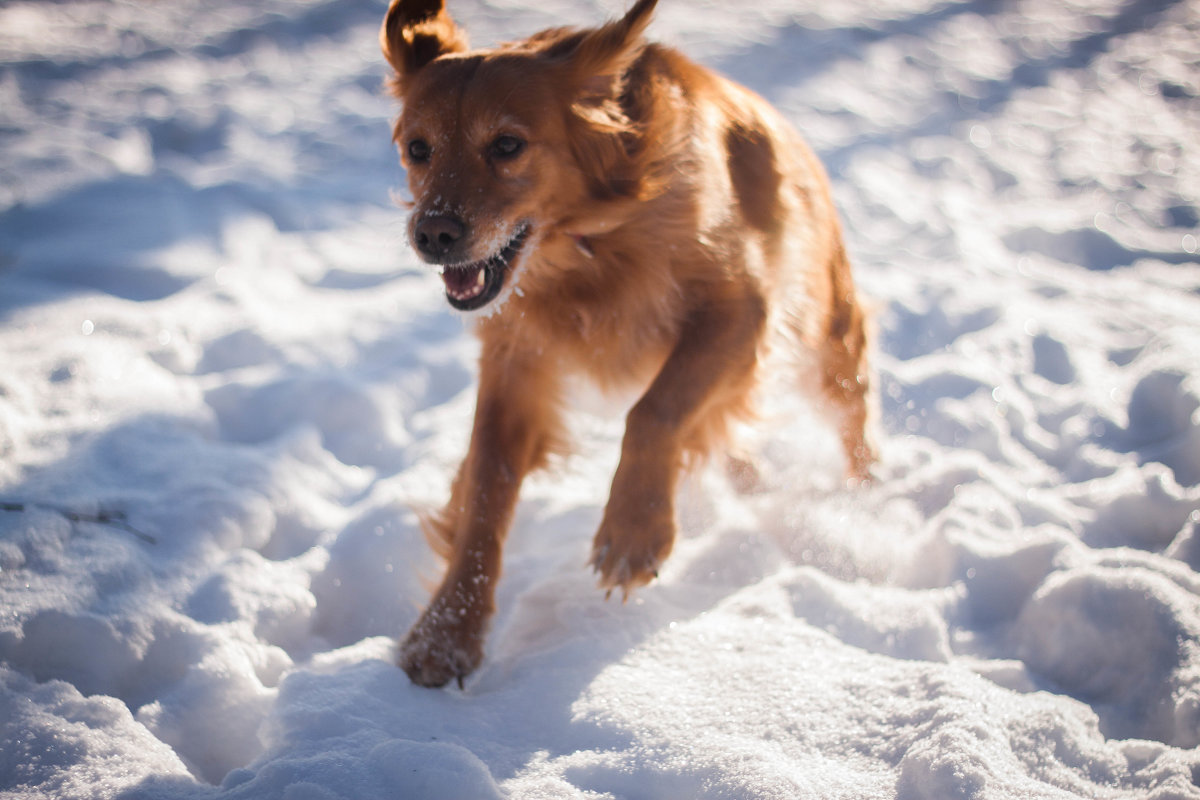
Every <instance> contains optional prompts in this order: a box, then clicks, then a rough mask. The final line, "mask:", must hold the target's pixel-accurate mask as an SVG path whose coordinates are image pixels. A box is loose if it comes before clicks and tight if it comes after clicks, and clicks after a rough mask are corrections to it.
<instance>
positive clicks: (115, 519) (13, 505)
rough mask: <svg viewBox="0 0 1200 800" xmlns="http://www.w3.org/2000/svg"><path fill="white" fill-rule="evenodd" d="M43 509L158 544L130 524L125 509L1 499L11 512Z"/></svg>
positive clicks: (2, 508) (2, 506) (0, 505)
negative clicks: (91, 509)
mask: <svg viewBox="0 0 1200 800" xmlns="http://www.w3.org/2000/svg"><path fill="white" fill-rule="evenodd" d="M35 508H36V509H41V510H43V511H52V512H54V513H55V514H58V515H60V516H62V517H63V518H65V519H66V520H68V521H69V522H90V523H92V524H95V525H107V526H108V527H110V528H116V529H117V530H121V531H125V532H126V533H129V534H132V535H133V536H136V537H137V538H139V539H141V540H142V541H143V542H145V543H146V544H158V540H157V539H155V538H154V537H153V536H151V535H150V534H148V533H142V532H141V531H139V530H138V529H137V528H135V527H133V526H132V525H130V524H129V523H128V522H127V521H126V520H125V512H124V511H106V510H104V509H101V510H100V511H96V512H95V513H90V514H89V513H85V512H82V511H74V510H72V509H69V508H59V507H58V506H52V505H49V504H47V503H24V502H16V501H11V500H0V511H8V512H11V513H23V512H26V511H32V510H33V509H35Z"/></svg>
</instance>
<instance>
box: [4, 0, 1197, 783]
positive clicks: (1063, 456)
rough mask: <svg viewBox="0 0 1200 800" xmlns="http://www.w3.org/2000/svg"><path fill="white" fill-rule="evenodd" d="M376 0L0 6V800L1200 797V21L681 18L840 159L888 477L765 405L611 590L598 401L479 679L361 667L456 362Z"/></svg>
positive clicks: (399, 612)
mask: <svg viewBox="0 0 1200 800" xmlns="http://www.w3.org/2000/svg"><path fill="white" fill-rule="evenodd" d="M385 5H386V4H385V3H384V2H383V0H336V2H335V1H334V0H266V1H265V2H254V3H250V2H245V0H204V1H203V2H201V0H175V2H171V3H139V2H119V1H115V0H114V1H113V2H99V1H98V0H61V2H55V3H44V2H34V0H12V1H11V2H7V3H5V4H3V6H0V108H2V109H3V111H2V113H0V354H2V358H3V365H4V369H3V371H2V372H0V503H3V504H5V505H2V506H0V509H3V510H0V795H3V796H4V797H5V798H10V797H11V798H13V799H14V800H27V799H28V800H32V799H33V798H39V799H40V798H114V797H123V798H155V799H158V798H162V799H163V800H168V799H170V800H173V799H175V798H191V799H198V798H215V797H221V798H281V799H286V800H356V799H357V798H378V797H403V798H425V799H428V800H436V799H439V798H445V799H446V800H450V799H451V798H454V799H457V798H466V797H470V798H490V797H495V798H499V797H511V798H590V799H596V798H622V799H625V798H629V799H631V800H632V799H633V798H645V799H646V800H657V799H659V798H662V799H663V800H675V799H676V798H684V797H697V798H701V797H702V798H794V797H805V798H856V799H858V798H903V799H904V800H918V798H929V799H930V800H952V799H954V798H1130V799H1132V798H1138V799H1139V800H1140V799H1141V798H1154V799H1155V800H1168V798H1170V799H1171V800H1180V799H1182V798H1200V752H1198V750H1197V746H1200V574H1198V573H1197V571H1196V570H1197V569H1198V568H1200V370H1198V369H1197V366H1198V365H1200V324H1198V321H1200V255H1197V248H1198V245H1197V240H1198V237H1200V152H1198V151H1197V142H1200V4H1197V3H1196V2H1192V0H1180V1H1178V2H1170V1H1169V0H1122V1H1121V2H1118V1H1117V0H1071V1H1070V2H1056V3H1046V2H1038V1H1037V0H1005V2H989V1H988V0H963V2H944V1H943V0H881V1H880V2H873V3H828V2H817V0H767V1H765V2H758V3H753V4H745V3H743V4H729V3H699V2H691V1H689V2H686V3H684V2H679V0H662V4H661V8H660V9H659V12H658V16H657V18H656V21H655V23H654V24H653V26H652V28H651V31H652V34H653V35H654V36H655V37H657V38H660V39H664V40H666V41H669V42H671V43H673V44H676V45H679V46H681V47H684V48H685V49H686V50H687V51H688V52H690V53H692V54H693V55H694V56H696V57H697V58H700V59H702V60H703V61H705V62H706V63H708V64H710V65H712V66H714V67H716V68H718V69H720V70H722V71H724V72H726V73H727V74H729V75H731V76H733V77H734V78H736V79H738V80H741V81H743V82H745V83H747V84H748V85H750V86H751V87H753V88H755V89H756V90H758V91H760V92H761V93H763V94H764V95H765V96H767V97H769V98H770V99H771V100H772V101H774V102H775V103H776V104H777V105H779V106H780V108H782V109H783V110H784V112H785V113H786V114H787V115H788V116H789V117H790V118H791V119H792V120H793V121H794V122H795V123H796V124H797V125H798V126H799V127H800V128H802V129H803V130H804V131H805V133H806V134H807V135H808V137H809V138H810V139H811V140H812V142H813V144H814V145H815V147H816V148H817V150H818V151H819V152H820V154H821V155H822V157H823V158H824V160H825V161H826V163H827V164H828V166H829V169H830V172H831V174H832V176H833V180H834V185H835V193H836V195H837V199H838V203H839V206H840V208H841V210H842V213H843V217H844V221H845V227H846V233H847V238H848V242H849V246H850V249H851V252H852V256H853V261H854V264H855V270H856V275H857V278H858V281H859V283H860V285H861V287H862V289H863V291H864V292H865V293H866V294H868V295H869V296H870V298H871V299H872V302H873V303H874V306H875V308H876V322H877V327H878V330H879V341H878V353H877V356H876V364H877V367H878V372H879V385H880V386H881V415H880V416H881V419H880V431H879V438H880V440H881V443H882V445H883V451H884V460H883V463H882V464H881V465H880V467H879V470H878V480H877V481H876V482H875V484H874V485H873V486H871V487H869V488H867V489H865V490H854V491H851V490H846V489H844V488H843V487H842V486H841V485H840V483H839V481H838V479H837V475H838V473H839V468H840V465H839V464H838V458H839V456H838V453H837V444H836V442H835V440H834V438H833V436H832V435H831V433H830V432H829V431H827V430H826V429H824V428H823V427H822V426H821V424H820V423H819V422H818V421H817V419H816V418H815V416H814V415H812V414H811V412H810V411H809V410H808V409H807V408H806V407H805V406H803V405H802V404H799V403H797V402H794V401H792V400H790V399H785V398H781V399H780V409H779V412H780V414H781V417H780V421H779V422H778V423H776V424H774V425H773V426H772V427H771V430H770V436H769V439H768V441H767V442H766V443H765V445H764V449H763V455H762V465H763V469H762V471H763V472H764V474H765V475H766V476H768V478H769V483H770V486H769V488H768V489H767V490H766V491H764V492H761V493H759V494H754V495H739V494H737V493H736V492H734V491H733V489H732V488H731V487H729V486H728V485H727V483H726V482H725V481H724V479H723V478H722V477H721V476H720V475H718V474H717V473H716V472H715V471H713V472H703V473H700V474H698V475H695V476H693V477H692V478H691V479H690V480H689V481H688V483H687V485H686V486H685V488H684V489H683V491H682V497H681V499H680V508H681V517H682V519H681V524H682V534H681V540H680V542H679V543H678V546H677V548H676V552H675V554H674V555H673V556H672V558H671V560H670V561H669V562H668V563H667V565H666V567H665V569H664V570H663V571H662V575H661V578H660V580H658V581H657V582H656V583H655V584H654V585H652V586H649V587H647V588H645V589H643V590H641V591H639V592H638V593H637V594H636V595H635V596H634V597H633V598H632V599H631V600H630V602H629V603H627V604H625V605H622V604H621V603H619V602H617V601H615V600H613V601H609V602H605V600H604V596H603V593H602V592H600V591H598V590H597V589H596V588H595V585H594V577H593V576H592V575H591V574H590V573H589V572H588V571H587V570H586V568H585V566H584V565H585V562H586V560H587V555H588V551H589V545H590V538H591V536H592V534H593V532H594V529H595V526H596V525H597V523H598V521H599V517H600V512H601V510H602V508H603V503H604V500H605V493H606V491H607V487H608V485H609V481H610V476H611V471H612V469H613V467H614V463H615V459H616V455H617V443H618V442H619V435H620V420H619V418H617V419H613V418H608V417H603V416H596V415H592V414H590V413H582V412H581V413H580V414H579V416H578V419H577V420H576V427H577V429H578V431H579V452H578V453H577V454H576V455H575V456H574V457H573V458H571V459H570V460H568V461H567V462H566V463H564V464H562V465H558V466H556V467H555V468H554V469H553V470H552V471H551V473H549V474H544V475H541V476H539V477H537V478H535V479H534V480H532V481H531V482H530V483H529V484H528V485H527V487H526V491H525V492H524V495H523V499H522V503H521V505H520V507H519V510H518V514H517V519H516V521H515V524H514V527H513V530H512V534H511V537H510V540H509V544H508V548H507V551H506V569H505V577H504V580H503V582H502V584H501V586H500V592H499V595H500V596H499V604H500V612H499V615H498V617H497V619H496V622H495V625H494V626H493V629H492V632H491V636H490V639H489V643H488V655H487V659H486V661H485V663H484V664H483V666H482V668H481V669H480V670H479V672H478V673H476V674H475V675H474V676H472V677H471V678H470V680H468V682H467V685H466V689H465V691H462V692H460V691H458V690H457V689H453V688H452V689H447V690H444V691H429V690H426V689H418V688H415V687H413V686H411V685H410V684H409V682H408V679H407V678H406V677H405V675H404V674H403V672H401V671H400V670H399V669H398V668H396V667H395V666H394V665H393V663H392V660H391V659H392V651H393V647H394V644H393V642H394V638H395V637H397V636H398V635H400V634H402V633H403V632H404V631H405V630H406V629H407V627H408V626H409V625H410V624H411V623H412V621H413V620H414V618H415V616H416V613H417V610H418V608H419V607H420V604H421V603H422V602H423V601H424V600H425V598H426V597H427V596H428V595H427V588H426V587H427V585H428V583H429V581H430V580H431V579H432V578H433V577H435V576H436V570H437V564H436V562H435V560H434V558H433V557H432V555H430V553H429V551H428V548H427V547H426V545H425V543H424V541H423V539H422V536H421V533H420V531H419V527H418V525H417V521H416V520H417V512H418V511H419V510H420V509H423V508H429V507H433V506H436V505H437V504H438V503H440V502H442V501H443V500H444V498H445V495H446V492H447V491H448V486H449V480H450V478H451V476H452V474H453V471H454V469H455V467H456V465H457V460H458V458H459V457H460V456H461V454H462V452H463V449H464V447H465V444H466V437H467V433H468V430H469V424H470V417H471V412H472V408H473V400H474V398H473V388H474V377H473V376H474V357H475V353H476V345H475V343H474V341H473V339H472V337H471V335H470V333H469V331H468V330H467V327H466V326H464V324H463V323H462V322H461V320H460V319H458V318H457V317H456V316H455V315H453V314H452V312H450V311H449V310H448V308H447V307H446V305H445V303H444V301H443V299H442V288H441V285H440V281H439V280H438V278H437V277H436V275H434V274H433V273H432V272H430V271H428V270H427V269H425V268H424V267H422V266H421V265H420V264H419V262H418V260H417V259H416V258H415V257H414V255H413V254H412V253H411V252H410V250H409V248H408V246H407V245H406V243H405V241H404V219H403V211H402V210H400V209H398V208H395V207H394V205H393V204H392V202H391V201H390V195H391V193H392V192H393V191H398V190H399V188H400V187H402V186H403V174H402V172H401V170H400V168H399V166H398V162H397V158H396V154H395V152H394V150H393V148H392V145H391V143H390V142H389V136H390V122H391V118H392V115H393V114H394V113H395V108H394V107H393V106H392V103H391V101H390V100H388V99H387V98H386V97H385V96H384V95H383V92H382V91H381V88H380V83H381V81H382V78H383V76H384V74H385V73H384V64H383V61H382V58H381V57H380V55H379V54H378V48H377V44H376V39H375V36H376V30H377V26H378V23H379V20H380V19H381V18H382V15H383V12H384V7H385ZM450 5H451V10H452V11H453V12H454V13H455V14H456V16H457V17H458V19H459V20H460V21H461V22H462V23H463V24H465V25H466V26H467V27H468V29H469V30H470V32H471V33H472V37H473V40H474V41H476V42H478V43H486V42H489V41H495V40H499V39H505V38H512V37H517V36H521V35H524V34H526V33H529V32H532V31H533V30H536V29H538V28H540V27H544V26H546V25H552V24H586V23H589V22H592V21H598V20H600V19H603V18H604V17H606V16H610V15H613V14H616V13H618V12H619V11H620V10H621V9H622V4H621V3H620V2H619V1H618V0H604V2H587V1H586V0H553V2H545V3H533V2H529V0H492V1H491V2H487V1H486V0H451V4H450ZM401 193H402V192H401ZM147 538H152V539H153V543H151V542H149V541H147Z"/></svg>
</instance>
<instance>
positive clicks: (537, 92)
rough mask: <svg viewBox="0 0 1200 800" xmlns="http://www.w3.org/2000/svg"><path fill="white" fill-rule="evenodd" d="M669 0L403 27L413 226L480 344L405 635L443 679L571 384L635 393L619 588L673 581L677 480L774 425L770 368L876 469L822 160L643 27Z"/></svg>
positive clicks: (609, 535)
mask: <svg viewBox="0 0 1200 800" xmlns="http://www.w3.org/2000/svg"><path fill="white" fill-rule="evenodd" d="M655 5H656V0H637V2H636V3H634V5H633V7H632V8H631V9H630V10H629V11H628V13H626V14H625V16H624V17H622V18H621V19H618V20H614V21H611V22H609V23H607V24H605V25H602V26H600V27H596V28H588V29H573V28H557V29H552V30H546V31H542V32H541V33H537V34H534V35H533V36H531V37H529V38H528V39H525V40H523V41H519V42H513V43H509V44H502V45H499V46H497V47H493V48H488V49H476V50H472V49H470V48H469V46H468V44H467V37H466V35H465V34H464V33H463V31H462V29H460V28H459V27H458V26H457V25H456V24H455V22H454V21H453V20H452V19H451V17H450V16H449V14H448V13H447V12H446V10H445V8H444V7H443V3H442V0H393V2H392V4H391V7H390V8H389V10H388V12H387V16H386V18H385V20H384V23H383V28H382V31H381V34H380V38H381V43H382V47H383V52H384V55H385V57H386V58H387V61H388V63H390V64H391V66H392V68H393V70H394V71H395V74H394V75H393V76H392V77H391V79H390V87H391V90H392V92H393V93H394V94H395V96H396V97H397V98H398V99H399V100H400V101H401V103H402V111H401V113H400V116H399V118H398V120H397V122H396V125H395V130H394V139H395V142H396V145H397V147H398V149H399V151H400V155H401V160H402V162H403V164H404V167H405V169H406V171H407V176H408V183H409V188H410V190H411V193H412V198H413V200H412V213H411V217H410V219H409V222H408V236H409V239H410V241H411V244H412V246H413V247H414V248H415V250H416V251H417V253H418V254H419V255H420V257H421V258H422V259H423V260H424V261H426V262H428V263H429V264H431V265H434V266H436V267H437V268H438V269H439V270H440V272H441V277H442V280H443V281H444V283H445V294H446V300H447V302H449V304H450V305H451V306H452V307H454V308H456V309H459V310H461V311H464V312H472V314H471V315H472V317H474V318H475V319H474V324H475V329H476V332H477V334H478V336H479V338H480V340H481V345H482V347H481V353H480V360H479V394H478V400H477V404H476V408H475V421H474V425H473V428H472V431H471V442H470V447H469V449H468V452H467V455H466V458H465V459H464V461H463V462H462V466H461V467H460V468H459V470H458V473H457V476H456V477H455V479H454V481H453V483H452V486H451V490H450V499H449V502H448V503H447V504H446V506H445V508H444V509H443V510H442V511H441V512H440V513H439V514H437V515H434V516H432V517H431V518H429V519H428V520H427V521H426V529H427V533H428V535H429V539H430V541H431V543H433V545H434V547H435V549H437V550H438V551H439V553H440V555H442V556H443V557H444V558H445V561H446V571H445V575H444V577H443V579H442V582H441V585H440V587H439V588H438V589H437V590H436V592H435V593H434V594H433V597H432V599H431V601H430V603H429V605H428V606H427V607H426V608H425V610H424V612H423V613H422V614H421V616H420V617H419V619H418V620H417V622H416V624H415V625H414V626H413V628H412V629H411V630H410V631H409V633H408V635H407V637H406V638H405V639H404V640H403V642H402V643H401V645H400V650H399V662H400V665H401V666H402V667H403V668H404V670H405V671H406V672H407V673H408V675H409V676H410V678H411V679H412V680H413V681H414V682H415V683H417V684H420V685H422V686H441V685H444V684H445V683H447V682H449V681H450V680H457V681H458V683H459V685H460V686H461V684H462V679H463V677H464V676H465V675H467V674H469V673H470V672H471V671H472V670H474V669H475V668H476V667H477V666H478V665H479V663H480V660H481V659H482V657H483V640H484V636H485V634H486V630H487V627H488V621H489V619H490V617H491V616H492V613H493V611H494V596H495V589H496V583H497V580H498V578H499V575H500V562H501V549H502V546H503V543H504V539H505V536H506V533H507V531H508V528H509V525H510V522H511V520H512V516H513V509H514V506H515V505H516V502H517V495H518V491H519V489H520V486H521V483H522V480H523V479H524V478H525V476H526V475H527V474H528V473H529V472H530V471H532V470H535V469H538V468H540V467H544V466H546V465H547V462H548V459H549V457H550V456H552V455H554V454H559V453H563V452H565V450H566V449H567V443H566V432H565V429H564V424H563V411H564V409H563V405H564V381H565V379H566V378H568V377H569V376H572V375H577V374H582V375H584V376H586V377H588V378H590V379H591V380H592V381H593V382H594V383H595V384H598V385H599V387H601V388H602V389H606V390H609V389H613V390H615V389H629V388H635V389H636V391H637V392H638V393H639V395H638V396H639V398H640V399H639V400H637V402H636V403H635V404H634V405H633V407H632V409H631V410H630V411H629V412H628V415H627V417H626V427H625V435H624V439H623V442H622V445H621V456H620V463H619V465H618V467H617V470H616V474H615V475H614V477H613V481H612V488H611V492H610V494H609V499H608V503H607V506H606V507H605V510H604V515H603V519H602V521H601V523H600V528H599V531H598V532H597V533H596V536H595V540H594V542H593V545H592V554H591V566H592V567H593V568H594V569H595V570H596V572H597V573H598V575H599V582H600V586H601V588H602V589H605V590H606V591H608V592H612V591H613V590H620V591H621V592H622V593H623V594H624V595H626V596H627V595H628V593H629V592H630V591H631V590H633V589H635V588H637V587H639V586H642V585H644V584H646V583H648V582H650V581H651V580H653V579H654V578H655V577H656V575H657V570H658V568H659V565H660V564H662V563H663V560H664V559H665V558H666V557H667V555H668V554H669V553H670V552H671V547H672V543H673V541H674V539H675V530H676V523H675V510H674V501H675V489H676V484H677V482H678V480H679V477H680V474H681V472H682V471H683V470H684V469H685V468H686V467H687V466H688V465H689V464H690V463H691V462H692V461H693V460H694V459H695V458H696V457H703V456H705V455H707V454H710V453H713V452H715V451H723V450H724V448H725V445H726V442H727V439H728V436H727V434H728V433H729V429H730V427H731V424H733V423H734V422H738V421H742V420H748V419H751V418H752V417H753V410H754V395H755V390H756V388H757V387H759V386H760V385H761V383H762V380H763V378H764V377H765V375H766V374H767V373H768V372H771V371H773V370H775V369H777V367H775V366H770V365H773V364H776V363H784V362H787V363H789V364H790V365H791V366H794V367H798V368H799V369H798V372H797V375H796V378H795V382H796V385H797V386H800V385H802V384H803V385H805V386H806V388H808V389H809V390H810V391H811V392H812V393H813V394H814V395H815V396H816V398H817V401H818V405H819V406H820V407H822V408H823V409H825V410H826V411H828V412H829V414H830V416H831V418H832V420H833V422H834V424H836V425H837V427H838V430H839V432H840V434H841V440H842V443H843V447H844V450H845V457H846V465H847V473H848V476H849V477H850V479H852V480H854V481H865V480H866V479H867V478H868V470H869V467H870V465H871V463H872V461H873V459H874V451H873V448H872V446H871V444H870V443H869V441H868V438H867V436H866V435H865V432H864V428H865V426H866V422H867V416H868V408H869V406H870V405H871V403H870V397H869V395H870V391H869V381H868V368H867V363H866V350H867V335H866V330H865V329H866V325H865V322H866V321H865V317H864V313H863V310H862V308H861V306H860V304H859V301H858V300H857V298H856V294H855V289H854V284H853V282H852V279H851V274H850V266H849V263H848V261H847V259H846V253H845V249H844V247H843V244H842V237H841V232H840V227H839V223H838V220H837V216H836V213H835V211H834V208H833V204H832V201H831V199H830V193H829V187H828V181H827V179H826V177H825V174H824V171H823V170H822V168H821V166H820V164H819V163H818V161H817V160H816V158H815V157H814V155H813V154H812V152H811V151H810V150H809V149H808V147H807V146H806V145H805V144H804V143H803V141H802V140H801V139H800V137H799V135H798V134H797V133H796V132H795V131H794V130H793V129H792V128H791V127H790V126H789V125H788V123H787V122H786V121H785V120H784V119H783V118H782V117H781V116H780V115H779V114H778V113H776V112H775V111H774V110H773V109H772V108H771V107H770V106H769V105H768V104H767V103H766V101H764V100H763V99H761V98H760V97H758V96H757V95H755V94H753V93H752V92H750V91H748V90H747V89H744V88H742V87H740V86H738V85H736V84H734V83H732V82H730V81H728V80H726V79H724V78H722V77H720V76H718V75H716V74H714V73H712V72H710V71H709V70H707V69H705V68H703V67H701V66H699V65H697V64H695V63H693V62H691V61H689V60H688V59H687V58H685V57H684V56H683V55H681V54H680V53H678V52H676V51H674V50H672V49H670V48H667V47H664V46H661V45H659V44H654V43H651V42H648V41H646V40H645V39H644V38H643V32H644V31H645V29H646V26H647V24H648V23H649V21H650V16H651V13H652V11H653V9H654V7H655ZM769 353H776V354H780V353H782V354H783V355H785V356H787V358H785V359H783V360H782V361H780V360H778V359H768V355H769ZM734 463H741V464H742V465H743V467H744V468H748V465H747V464H746V463H745V462H734ZM745 471H746V469H743V472H745Z"/></svg>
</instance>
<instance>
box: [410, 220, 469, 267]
mask: <svg viewBox="0 0 1200 800" xmlns="http://www.w3.org/2000/svg"><path fill="white" fill-rule="evenodd" d="M466 230H467V226H466V225H464V224H463V222H462V220H459V219H457V218H456V217H451V216H449V215H446V214H433V215H430V216H427V217H424V218H422V219H421V220H420V221H419V222H418V223H417V224H416V227H415V228H414V229H413V244H414V245H416V248H417V250H418V251H419V252H420V253H421V255H423V256H425V257H426V258H430V259H442V258H446V257H447V256H450V255H453V254H454V252H455V251H456V250H457V249H458V245H459V242H461V241H462V239H463V235H464V234H465V233H466Z"/></svg>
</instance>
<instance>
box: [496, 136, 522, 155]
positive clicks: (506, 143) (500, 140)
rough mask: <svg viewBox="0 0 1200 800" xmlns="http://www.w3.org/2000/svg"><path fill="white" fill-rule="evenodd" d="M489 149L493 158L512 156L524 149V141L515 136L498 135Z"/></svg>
mask: <svg viewBox="0 0 1200 800" xmlns="http://www.w3.org/2000/svg"><path fill="white" fill-rule="evenodd" d="M491 149H492V157H494V158H513V157H515V156H516V155H517V154H519V153H520V152H521V151H522V150H524V149H525V142H524V141H522V140H521V139H518V138H517V137H516V136H498V137H496V140H495V141H493V142H492V148H491Z"/></svg>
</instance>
